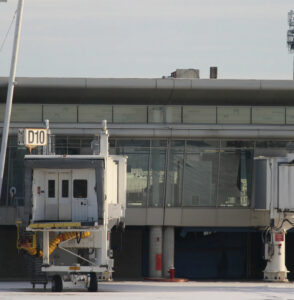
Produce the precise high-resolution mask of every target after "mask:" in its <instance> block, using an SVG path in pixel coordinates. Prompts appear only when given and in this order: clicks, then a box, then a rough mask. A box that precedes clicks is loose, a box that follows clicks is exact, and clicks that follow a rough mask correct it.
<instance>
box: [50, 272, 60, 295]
mask: <svg viewBox="0 0 294 300" xmlns="http://www.w3.org/2000/svg"><path fill="white" fill-rule="evenodd" d="M61 291H62V279H61V277H60V276H59V275H54V276H53V278H52V292H61Z"/></svg>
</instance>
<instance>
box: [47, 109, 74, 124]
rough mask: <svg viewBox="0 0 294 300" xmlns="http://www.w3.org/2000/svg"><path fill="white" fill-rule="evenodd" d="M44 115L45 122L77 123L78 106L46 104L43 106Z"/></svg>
mask: <svg viewBox="0 0 294 300" xmlns="http://www.w3.org/2000/svg"><path fill="white" fill-rule="evenodd" d="M43 114H44V116H43V118H44V120H46V119H48V120H50V122H53V123H54V122H56V123H58V122H59V123H66V122H77V106H76V105H61V104H46V105H44V106H43Z"/></svg>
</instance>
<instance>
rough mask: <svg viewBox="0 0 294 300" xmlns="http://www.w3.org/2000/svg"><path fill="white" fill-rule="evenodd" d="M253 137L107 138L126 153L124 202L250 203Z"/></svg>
mask: <svg viewBox="0 0 294 300" xmlns="http://www.w3.org/2000/svg"><path fill="white" fill-rule="evenodd" d="M254 147H255V143H254V142H246V141H220V140H119V139H117V140H112V153H117V154H124V155H127V156H128V177H127V182H128V183H127V189H128V191H127V203H128V207H163V206H165V207H181V206H185V207H249V206H250V200H251V180H252V172H253V170H252V166H253V157H254Z"/></svg>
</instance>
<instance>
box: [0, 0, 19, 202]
mask: <svg viewBox="0 0 294 300" xmlns="http://www.w3.org/2000/svg"><path fill="white" fill-rule="evenodd" d="M0 2H6V1H3V0H0ZM23 4H24V0H18V6H17V15H16V23H15V32H14V41H13V49H12V58H11V65H10V76H9V82H8V90H7V98H6V107H5V117H4V124H3V131H2V143H1V154H0V199H1V194H2V183H3V175H4V168H5V158H6V149H7V141H8V134H9V126H10V116H11V108H12V99H13V92H14V86H15V73H16V64H17V56H18V49H19V38H20V31H21V21H22V12H23Z"/></svg>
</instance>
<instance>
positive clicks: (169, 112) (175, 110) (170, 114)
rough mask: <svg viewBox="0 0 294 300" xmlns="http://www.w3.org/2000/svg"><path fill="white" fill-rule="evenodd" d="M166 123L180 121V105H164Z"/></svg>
mask: <svg viewBox="0 0 294 300" xmlns="http://www.w3.org/2000/svg"><path fill="white" fill-rule="evenodd" d="M165 109H166V116H165V122H166V123H182V108H181V106H166V108H165Z"/></svg>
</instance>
